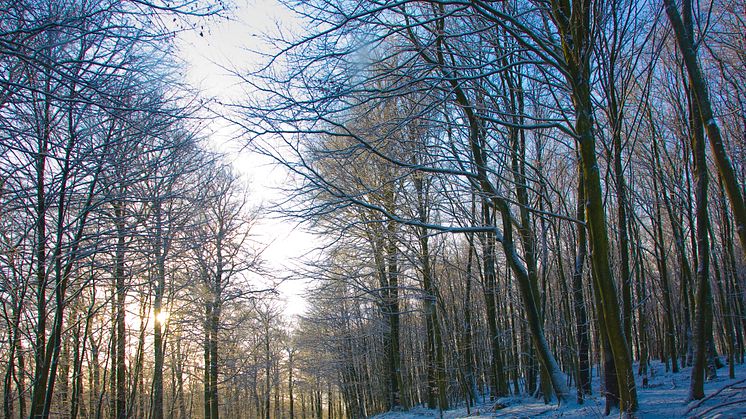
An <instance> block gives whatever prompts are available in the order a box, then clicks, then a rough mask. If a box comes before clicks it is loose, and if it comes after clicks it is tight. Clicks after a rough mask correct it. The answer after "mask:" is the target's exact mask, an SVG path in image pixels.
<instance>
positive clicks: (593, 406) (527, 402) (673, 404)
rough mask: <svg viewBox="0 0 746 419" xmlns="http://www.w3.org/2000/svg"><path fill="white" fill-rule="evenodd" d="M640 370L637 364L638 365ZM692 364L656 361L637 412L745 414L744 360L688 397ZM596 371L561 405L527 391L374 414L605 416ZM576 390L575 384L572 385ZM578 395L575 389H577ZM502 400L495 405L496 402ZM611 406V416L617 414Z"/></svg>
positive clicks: (409, 418) (401, 418) (381, 418)
mask: <svg viewBox="0 0 746 419" xmlns="http://www.w3.org/2000/svg"><path fill="white" fill-rule="evenodd" d="M635 371H636V369H635ZM690 373H691V368H683V369H682V370H681V371H680V372H679V373H676V374H673V373H671V372H665V366H664V365H663V364H661V363H660V362H654V363H652V365H651V367H650V376H649V377H648V386H647V387H643V386H642V377H636V379H637V395H638V400H639V404H640V409H639V411H638V412H637V414H636V417H638V418H687V417H697V418H720V419H725V418H746V365H743V364H741V365H739V364H737V365H736V368H735V373H736V374H735V375H736V378H735V379H730V378H728V367H727V366H726V367H725V368H721V369H719V370H718V377H717V378H715V379H713V380H710V381H707V382H706V383H705V398H704V399H703V400H697V401H693V402H690V403H687V401H686V398H687V395H688V393H689V377H690ZM598 389H599V385H598V377H594V383H593V391H594V394H593V395H591V396H589V397H587V398H586V400H585V403H584V404H582V405H578V404H575V403H571V404H567V405H563V406H557V405H556V404H549V405H546V404H544V403H543V402H542V401H540V400H538V399H535V398H532V397H529V396H520V397H505V398H500V399H498V400H497V402H495V403H489V402H488V403H487V404H482V405H478V406H475V407H472V408H471V415H469V414H467V410H466V407H464V406H463V405H462V406H459V407H458V408H455V409H453V410H448V411H444V412H442V415H441V413H440V412H438V411H437V410H429V409H426V408H424V407H422V406H416V407H414V408H412V409H411V410H409V411H407V412H388V413H384V414H382V415H378V416H374V418H375V419H419V418H443V419H458V418H475V419H476V418H484V419H486V418H536V417H541V418H558V417H565V418H602V417H604V416H603V413H604V399H603V397H602V396H601V395H599V392H598ZM573 390H574V389H573ZM573 395H574V392H573ZM498 405H499V406H500V408H495V407H494V406H498ZM618 416H619V415H618V412H612V413H611V415H609V417H618Z"/></svg>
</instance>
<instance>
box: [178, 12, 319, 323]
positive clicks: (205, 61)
mask: <svg viewBox="0 0 746 419" xmlns="http://www.w3.org/2000/svg"><path fill="white" fill-rule="evenodd" d="M230 8H231V9H230V10H229V11H228V12H227V13H226V15H227V18H210V19H209V20H208V21H207V22H205V23H204V25H202V24H200V25H198V26H197V28H196V29H195V30H194V31H185V32H182V33H181V34H179V37H178V39H177V48H178V54H179V56H180V57H181V59H182V60H184V61H185V62H186V64H187V67H186V70H185V71H186V73H185V78H186V80H187V82H188V83H190V84H191V85H193V86H194V87H195V88H197V89H198V90H199V91H201V92H203V95H204V96H205V97H208V98H209V97H212V98H216V99H217V100H218V101H219V102H222V103H231V102H232V101H240V100H241V95H244V94H251V92H246V89H245V85H244V84H242V83H241V82H240V80H238V79H237V78H236V76H235V75H234V74H232V73H233V72H235V71H238V72H242V71H243V72H245V71H246V69H248V68H251V67H253V66H255V65H257V64H258V63H259V62H260V61H261V58H260V54H261V53H263V52H264V51H266V50H267V48H268V47H267V46H266V44H265V43H263V42H262V41H261V39H262V34H276V33H277V31H279V30H283V31H285V30H287V29H292V28H293V25H294V23H293V19H292V16H291V13H290V12H289V11H287V10H286V9H285V8H284V7H283V6H282V5H280V4H279V3H278V2H277V1H274V0H236V1H235V2H233V4H232V5H231V6H230ZM209 106H210V108H211V110H213V111H216V112H220V105H219V104H217V103H212V104H210V105H209ZM208 132H209V133H210V134H209V137H210V139H209V141H210V144H211V146H213V147H215V148H216V149H218V150H220V151H223V152H225V153H226V154H227V156H228V158H229V159H230V160H231V161H232V162H233V166H234V167H235V168H236V170H237V171H238V172H239V173H241V174H242V175H244V176H245V177H246V179H247V180H248V182H249V185H250V186H249V189H250V201H251V202H252V203H253V204H261V205H262V206H264V207H265V208H269V209H271V208H272V202H273V201H278V200H280V199H281V196H280V195H279V192H278V191H277V190H276V187H277V186H280V185H282V183H283V182H284V181H286V180H287V174H286V172H285V171H284V170H283V169H282V168H281V167H277V166H276V165H273V164H272V163H271V161H270V160H269V159H268V158H267V157H264V156H261V155H258V154H256V153H252V152H251V151H250V150H248V149H247V148H245V147H244V146H245V141H242V139H241V138H240V135H237V131H236V128H235V127H232V126H231V125H230V124H229V123H227V122H226V121H221V120H216V121H214V122H212V123H211V124H210V126H209V127H208ZM252 234H253V235H254V239H255V240H256V241H257V242H259V243H262V244H264V245H265V246H266V248H265V249H264V252H263V260H264V263H265V265H264V267H265V269H266V270H267V271H268V272H270V273H272V274H273V275H274V276H277V277H284V276H287V272H288V268H289V267H292V266H293V265H294V264H297V260H298V259H299V258H300V257H302V256H303V255H305V254H306V253H308V252H309V251H310V250H311V249H312V248H313V247H314V245H313V237H312V236H311V235H310V234H309V233H306V232H304V231H303V229H302V228H299V227H298V226H297V225H296V224H295V223H293V222H289V221H284V220H279V219H277V218H276V217H274V218H273V217H270V216H265V217H264V218H263V219H261V220H260V221H259V222H258V223H257V225H255V227H254V228H253V229H252ZM305 287H306V282H305V280H304V279H303V278H296V279H292V280H286V281H284V282H283V283H282V284H281V285H280V286H279V288H278V291H279V292H280V296H281V299H282V300H284V302H285V315H286V316H287V317H288V318H292V317H293V316H295V315H298V314H302V313H303V311H304V309H305V307H306V303H305V300H304V299H303V296H302V293H303V291H304V289H305Z"/></svg>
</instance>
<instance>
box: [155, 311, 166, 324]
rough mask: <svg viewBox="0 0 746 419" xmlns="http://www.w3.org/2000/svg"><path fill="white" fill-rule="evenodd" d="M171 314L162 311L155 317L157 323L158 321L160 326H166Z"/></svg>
mask: <svg viewBox="0 0 746 419" xmlns="http://www.w3.org/2000/svg"><path fill="white" fill-rule="evenodd" d="M168 318H169V314H168V311H161V312H160V313H158V314H157V315H156V316H155V321H157V322H158V323H160V324H165V323H166V322H167V321H168Z"/></svg>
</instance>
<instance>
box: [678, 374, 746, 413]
mask: <svg viewBox="0 0 746 419" xmlns="http://www.w3.org/2000/svg"><path fill="white" fill-rule="evenodd" d="M741 383H746V378H744V379H743V380H740V381H736V382H733V383H730V384H728V385H727V386H723V387H722V388H721V389H720V390H718V391H716V392H714V393H712V394H710V395H709V396H707V397H705V398H703V399H702V400H700V401H699V402H697V403H696V404H695V405H694V406H690V407H689V409H687V411H686V413H687V414H689V413H692V410H694V409H697V408H699V407H700V406H702V404H703V403H705V402H706V401H708V400H710V399H711V398H713V397H715V396H717V395H718V394H720V393H722V392H723V390H725V389H727V388H731V387H734V386H736V385H738V384H741ZM730 404H733V403H730ZM705 413H706V412H705Z"/></svg>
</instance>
